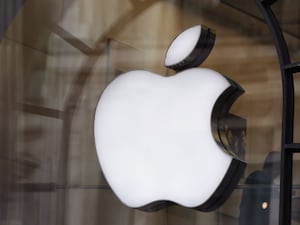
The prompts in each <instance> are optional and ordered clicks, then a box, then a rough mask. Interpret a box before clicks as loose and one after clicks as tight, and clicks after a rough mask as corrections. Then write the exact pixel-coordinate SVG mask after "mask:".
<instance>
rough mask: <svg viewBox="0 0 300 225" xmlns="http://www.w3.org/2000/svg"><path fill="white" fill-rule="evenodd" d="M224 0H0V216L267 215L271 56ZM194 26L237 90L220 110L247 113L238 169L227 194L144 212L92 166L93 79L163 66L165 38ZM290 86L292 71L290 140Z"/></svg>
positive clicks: (272, 218) (291, 31)
mask: <svg viewBox="0 0 300 225" xmlns="http://www.w3.org/2000/svg"><path fill="white" fill-rule="evenodd" d="M279 1H280V4H279V5H278V6H276V7H277V8H276V12H279V11H280V13H281V15H284V16H285V15H290V14H291V13H290V12H292V14H293V17H291V18H288V17H287V16H286V17H281V18H285V19H286V18H287V19H291V20H292V21H291V22H290V25H289V24H288V25H286V24H285V25H284V26H285V28H286V29H287V33H285V35H286V38H287V42H288V47H289V50H290V54H291V58H292V59H293V61H299V59H300V52H299V49H300V48H299V47H300V42H299V36H298V34H299V14H300V11H299V7H300V5H299V4H298V2H297V1H288V0H279ZM240 2H241V1H240ZM247 2H248V1H247ZM291 2H293V3H291ZM229 3H231V4H229ZM235 3H236V1H229V0H228V1H218V0H205V1H196V0H184V1H183V0H161V1H158V0H126V1H124V0H110V1H107V0H47V1H38V0H23V1H21V0H20V1H14V2H11V1H4V3H0V6H1V7H0V10H1V13H0V14H1V20H0V28H1V29H0V59H1V60H0V98H1V101H0V127H1V135H0V136H1V137H0V140H1V146H2V147H1V150H0V154H1V155H0V168H1V169H0V224H5V225H10V224H12V225H19V224H20V225H21V224H25V225H40V224H43V225H54V224H55V225H63V224H64V225H67V224H72V225H81V224H85V225H96V224H101V225H102V224H103V225H104V224H107V225H126V224H128V225H132V224H138V225H141V224H143V225H154V224H155V225H177V224H178V225H179V224H180V225H202V224H215V225H222V224H226V225H227V224H228V225H229V224H236V225H237V224H239V225H242V224H246V223H245V221H247V220H248V218H251V219H257V221H264V223H263V224H272V225H273V224H277V223H278V206H279V172H278V165H279V162H280V158H278V154H277V153H278V152H279V151H280V144H281V104H282V103H281V102H282V101H281V78H280V69H279V65H278V58H277V54H276V51H275V47H274V44H273V42H272V38H271V36H270V33H269V30H268V29H267V27H266V25H265V24H264V23H263V22H262V21H260V20H259V19H257V16H255V14H254V16H253V14H251V12H252V11H250V13H247V10H246V11H245V10H241V8H240V7H239V5H237V6H236V5H235V7H232V6H233V5H234V4H235ZM247 4H248V3H247ZM251 4H252V3H251ZM276 4H277V3H276ZM245 5H246V4H245ZM295 9H297V10H295ZM255 13H256V12H255ZM249 14H250V15H249ZM294 16H295V17H294ZM295 18H296V19H295ZM297 18H298V20H297ZM289 21H290V20H289ZM196 24H205V25H206V26H209V27H211V28H212V29H214V30H215V31H216V44H215V47H214V49H213V50H212V52H211V54H210V56H209V57H208V58H207V60H206V61H205V62H204V63H203V64H202V65H201V66H203V67H208V68H212V69H214V70H216V71H218V72H220V73H222V74H224V75H226V76H228V77H229V78H231V79H233V80H235V81H237V82H238V83H239V84H240V85H241V86H242V87H243V88H244V89H245V93H244V94H243V95H242V96H241V97H240V98H239V99H238V100H237V101H236V102H235V103H234V104H233V106H232V108H231V113H232V114H234V115H237V116H239V117H242V118H244V119H245V120H246V123H247V130H246V135H242V137H241V138H240V139H238V140H237V141H239V143H237V144H238V146H245V148H243V147H237V150H238V151H239V153H238V154H239V156H240V157H241V158H242V159H243V160H245V161H246V162H247V163H248V166H247V169H246V171H245V174H244V176H243V178H242V179H241V181H240V183H239V184H238V185H237V187H236V189H235V191H234V192H233V193H232V195H231V196H230V198H229V199H228V200H227V201H226V202H225V204H224V205H223V206H221V207H220V208H218V209H217V210H215V211H213V212H209V213H207V212H199V211H196V210H193V209H186V208H183V207H181V206H170V207H169V208H167V209H163V210H160V211H158V212H151V213H149V212H142V211H139V210H134V209H129V208H128V207H126V206H124V205H123V204H122V203H121V202H120V201H119V200H118V199H117V198H116V196H115V195H114V194H113V192H112V191H111V189H110V188H109V186H108V185H107V183H106V181H105V179H104V176H103V174H102V173H101V169H100V165H99V162H98V159H97V156H96V150H95V144H94V135H93V122H94V111H95V108H96V103H97V101H98V99H99V96H100V95H101V92H102V91H103V89H104V87H105V86H106V85H107V84H108V83H109V82H110V81H111V80H112V79H113V78H115V77H116V76H118V75H119V74H120V73H123V72H127V71H130V70H137V69H143V70H148V71H151V72H154V73H157V74H161V75H163V76H171V75H173V74H174V72H173V71H172V70H170V69H166V68H165V67H164V64H163V63H164V57H165V52H166V50H167V47H168V45H169V43H170V42H171V41H172V39H173V38H174V37H175V36H176V35H177V34H178V33H180V32H181V31H183V30H184V29H186V28H188V27H190V26H193V25H196ZM295 76H297V74H296V75H295ZM299 85H300V83H299V77H297V78H296V79H295V91H296V92H295V93H296V97H295V99H296V102H295V129H294V136H295V137H294V139H295V141H296V142H299V140H300V136H299V134H300V127H299V126H297V124H299V119H300V117H299V115H300V114H299V89H300V87H299ZM120 113H122V112H120ZM270 152H275V153H274V154H273V155H274V156H272V159H271V162H272V175H270V174H269V173H266V171H265V170H264V169H263V168H264V165H265V164H266V159H267V156H268V155H269V153H270ZM297 159H298V156H297V155H296V156H295V158H294V162H295V165H294V174H293V178H294V188H293V199H296V198H298V197H299V196H300V195H299V193H298V189H299V187H298V186H299V183H298V180H299V175H298V173H297V171H298V169H296V167H297V162H298V160H297ZM267 162H269V161H268V160H267ZM269 175H270V176H269ZM249 177H250V178H251V179H254V180H255V181H253V182H254V183H253V182H252V181H249V179H250V178H249ZM261 177H263V182H261V183H260V178H261ZM195 179H197V177H195ZM179 182H180V181H179ZM255 182H257V183H255ZM182 191H185V190H182ZM257 193H259V194H257ZM258 195H259V196H260V197H257V196H258ZM247 196H248V197H247ZM249 196H256V197H253V198H252V197H249ZM261 196H264V197H261ZM265 196H267V197H266V198H265ZM247 198H250V199H251V198H252V199H254V198H257V201H248V200H247ZM243 199H244V200H243ZM245 199H246V200H245ZM243 201H244V202H243ZM293 201H294V203H295V201H296V200H293ZM294 203H293V216H292V220H293V221H292V224H293V225H296V224H298V223H299V222H298V217H299V215H298V214H299V212H298V209H299V206H298V205H297V204H296V203H295V204H294ZM251 204H253V205H251ZM255 204H256V205H255ZM245 208H246V209H247V210H246V211H245ZM251 210H253V211H251ZM250 211H251V212H250ZM247 213H248V214H247ZM250 213H252V214H251V215H250ZM266 221H267V222H266ZM257 224H259V223H257Z"/></svg>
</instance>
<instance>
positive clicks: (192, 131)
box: [95, 68, 232, 207]
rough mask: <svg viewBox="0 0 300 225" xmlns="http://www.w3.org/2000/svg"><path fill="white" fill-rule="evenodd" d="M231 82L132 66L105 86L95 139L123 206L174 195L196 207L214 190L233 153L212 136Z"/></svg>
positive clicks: (210, 74) (208, 73) (196, 72)
mask: <svg viewBox="0 0 300 225" xmlns="http://www.w3.org/2000/svg"><path fill="white" fill-rule="evenodd" d="M229 86H230V84H229V82H228V81H227V80H226V79H225V78H224V77H223V76H222V75H220V74H219V73H217V72H214V71H212V70H209V69H199V68H194V69H189V70H186V71H183V72H181V73H178V74H177V75H175V76H172V77H162V76H159V75H156V74H153V73H150V72H146V71H133V72H129V73H126V74H124V75H121V76H119V77H118V78H117V79H115V80H114V81H113V82H112V83H111V84H110V85H109V86H108V87H107V88H106V89H105V91H104V92H103V94H102V96H101V98H100V100H99V103H98V105H97V109H96V114H95V142H96V148H97V154H98V158H99V160H100V164H101V167H102V170H103V172H104V174H105V177H106V178H107V181H108V182H109V184H110V186H111V188H112V189H113V191H114V192H115V193H116V195H117V196H118V197H119V198H120V199H121V201H122V202H123V203H125V204H126V205H128V206H130V207H141V206H144V205H146V204H148V203H151V202H154V201H158V200H170V201H173V202H176V203H178V204H180V205H183V206H186V207H196V206H199V205H201V204H202V203H204V202H205V201H206V200H207V199H208V198H209V197H210V196H211V195H212V194H213V192H214V191H215V189H216V188H217V187H218V185H219V184H220V182H221V180H222V179H223V177H224V176H225V174H226V172H227V169H228V168H229V165H230V162H231V159H232V157H231V156H229V155H227V154H226V153H225V152H223V151H222V150H221V149H220V147H219V146H218V145H217V144H216V142H215V140H214V139H213V136H212V132H211V114H212V109H213V106H214V103H215V102H216V100H217V98H218V97H219V96H220V95H221V94H222V92H223V91H224V90H225V89H226V88H227V87H229Z"/></svg>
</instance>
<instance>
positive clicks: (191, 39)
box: [165, 25, 201, 66]
mask: <svg viewBox="0 0 300 225" xmlns="http://www.w3.org/2000/svg"><path fill="white" fill-rule="evenodd" d="M200 34H201V25H197V26H193V27H191V28H189V29H187V30H185V31H184V32H182V33H181V34H180V35H178V36H177V37H176V38H175V40H174V41H173V42H172V44H171V45H170V47H169V49H168V52H167V54H166V58H165V65H166V66H171V65H174V64H177V63H179V62H181V61H182V60H184V59H185V58H186V57H187V56H189V54H190V53H191V52H192V51H193V49H194V48H195V46H196V44H197V42H198V40H199V37H200Z"/></svg>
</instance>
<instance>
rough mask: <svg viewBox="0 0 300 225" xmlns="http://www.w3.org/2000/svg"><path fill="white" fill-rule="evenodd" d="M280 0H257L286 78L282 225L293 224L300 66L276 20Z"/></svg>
mask: <svg viewBox="0 0 300 225" xmlns="http://www.w3.org/2000/svg"><path fill="white" fill-rule="evenodd" d="M275 2H276V0H256V4H257V6H258V8H259V9H260V11H261V13H262V15H263V17H264V19H265V21H266V23H267V25H268V28H269V29H270V31H271V34H272V37H273V40H274V43H275V46H276V50H277V55H278V59H279V64H280V70H281V80H282V140H281V167H280V203H279V225H290V224H291V203H292V202H291V201H292V199H291V196H292V177H293V176H292V172H293V152H296V151H297V146H298V145H297V144H295V143H293V136H294V103H295V100H294V95H295V94H294V80H293V73H294V72H296V71H297V70H298V69H299V68H298V66H297V64H291V62H290V56H289V51H288V47H287V44H286V41H285V38H284V36H283V33H282V30H281V28H280V25H279V23H278V20H277V19H276V17H275V15H274V13H273V11H272V9H271V5H272V4H273V3H275Z"/></svg>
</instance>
